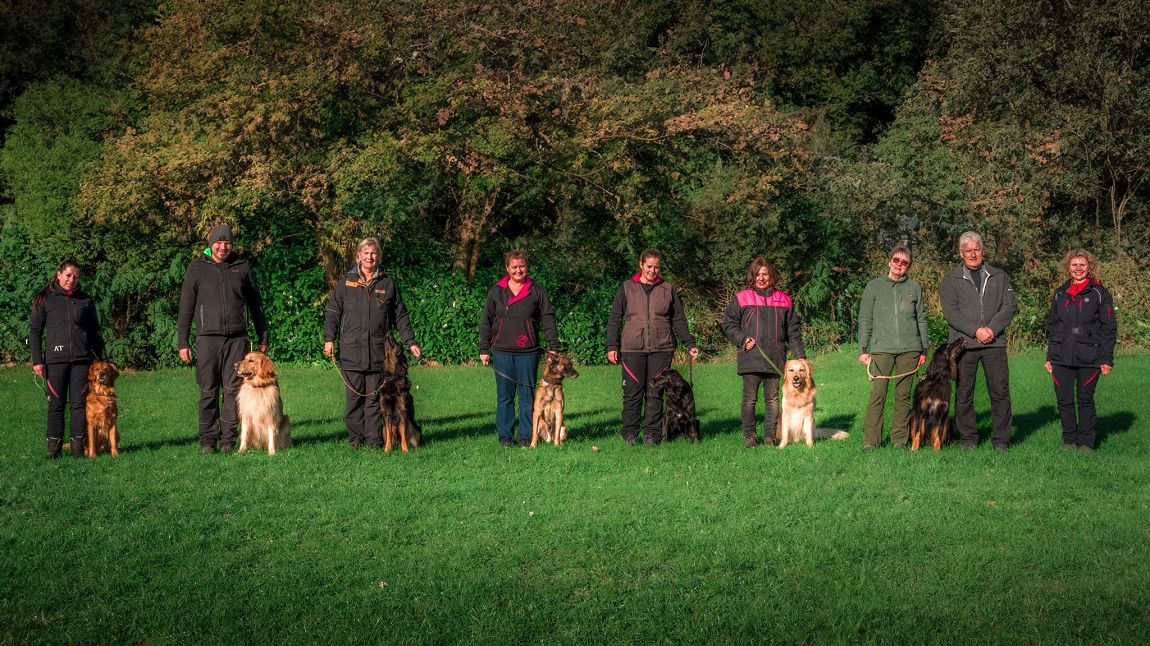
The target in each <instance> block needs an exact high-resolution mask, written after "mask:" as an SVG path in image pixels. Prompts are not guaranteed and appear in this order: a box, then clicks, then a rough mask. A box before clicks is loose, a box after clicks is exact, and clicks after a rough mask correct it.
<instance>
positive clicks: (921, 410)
mask: <svg viewBox="0 0 1150 646" xmlns="http://www.w3.org/2000/svg"><path fill="white" fill-rule="evenodd" d="M965 349H966V340H965V339H962V338H958V339H955V340H954V341H951V342H950V343H948V344H944V345H940V346H938V348H936V349H935V351H934V356H933V357H932V358H931V360H930V365H929V367H927V369H926V375H924V376H923V378H922V381H920V382H918V386H916V387H915V389H914V401H913V403H912V405H911V409H910V450H911V451H917V450H918V447H920V446H922V441H923V438H924V437H926V436H928V435H929V436H930V444H931V446H933V447H934V450H935V451H938V450H939V449H941V448H942V445H943V444H946V443H947V441H948V440H949V439H950V393H951V388H950V382H951V381H953V380H954V379H955V377H957V376H958V365H957V362H958V356H959V355H960V354H962V351H963V350H965Z"/></svg>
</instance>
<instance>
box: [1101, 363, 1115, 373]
mask: <svg viewBox="0 0 1150 646" xmlns="http://www.w3.org/2000/svg"><path fill="white" fill-rule="evenodd" d="M1113 369H1114V366H1112V365H1110V364H1108V363H1104V364H1102V374H1104V375H1108V374H1110V371H1111V370H1113Z"/></svg>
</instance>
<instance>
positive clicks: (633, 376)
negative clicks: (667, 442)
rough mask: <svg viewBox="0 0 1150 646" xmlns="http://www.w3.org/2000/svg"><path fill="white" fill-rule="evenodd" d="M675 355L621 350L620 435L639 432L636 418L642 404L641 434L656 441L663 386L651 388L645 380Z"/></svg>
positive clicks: (624, 435) (658, 433)
mask: <svg viewBox="0 0 1150 646" xmlns="http://www.w3.org/2000/svg"><path fill="white" fill-rule="evenodd" d="M674 356H675V353H674V352H623V353H620V362H621V363H622V369H623V437H628V436H630V437H635V436H637V435H638V434H639V419H640V415H641V414H642V413H643V405H644V403H646V415H645V418H644V422H643V429H644V434H645V435H646V437H648V438H653V439H654V440H656V441H658V439H659V437H660V436H661V435H662V430H661V428H660V426H661V425H662V423H663V389H662V388H653V387H652V386H651V385H650V383H648V382H650V381H651V379H654V378H655V377H656V376H657V375H659V374H661V373H663V372H664V371H666V370H668V369H669V368H670V367H671V359H673V358H674ZM644 400H645V402H644Z"/></svg>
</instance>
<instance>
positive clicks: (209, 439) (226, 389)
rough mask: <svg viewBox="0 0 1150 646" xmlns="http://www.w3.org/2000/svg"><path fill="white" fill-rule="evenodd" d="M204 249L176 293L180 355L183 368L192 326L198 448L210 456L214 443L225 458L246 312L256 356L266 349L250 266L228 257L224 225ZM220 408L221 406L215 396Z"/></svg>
mask: <svg viewBox="0 0 1150 646" xmlns="http://www.w3.org/2000/svg"><path fill="white" fill-rule="evenodd" d="M208 244H209V245H211V246H210V248H209V249H205V250H204V254H203V255H200V256H197V257H196V259H195V260H193V261H192V262H191V263H190V264H189V265H188V271H187V273H186V274H185V275H184V286H183V289H182V290H181V292H180V314H179V320H178V330H179V352H180V359H181V360H182V361H183V362H184V363H189V362H191V360H192V348H191V345H190V343H189V342H188V337H189V335H190V332H191V324H192V320H193V319H194V320H195V322H196V383H198V384H199V385H200V447H201V449H202V450H203V452H204V453H213V452H214V451H215V450H216V442H217V440H218V441H219V444H220V450H221V451H223V452H224V453H228V452H230V451H231V450H232V447H233V446H234V445H235V441H236V425H237V423H238V417H237V415H236V393H237V392H239V389H240V378H239V376H238V375H236V371H235V369H234V368H233V366H234V365H235V363H236V362H238V361H239V360H240V359H243V358H244V354H245V353H247V351H248V343H249V341H248V312H249V311H250V312H251V318H252V322H253V323H254V324H255V327H256V335H257V336H258V337H259V350H260V352H267V349H268V327H267V322H266V321H265V320H264V311H263V305H262V303H261V301H260V292H259V288H258V287H257V286H256V279H255V276H254V275H253V274H252V271H251V269H252V268H251V263H249V262H248V261H247V259H245V258H241V257H239V256H237V255H236V254H234V253H232V230H231V227H229V226H228V225H226V224H219V225H216V226H214V227H212V230H211V233H210V234H209V235H208ZM221 389H222V390H223V395H224V400H223V406H222V407H221V406H220V401H219V397H220V390H221Z"/></svg>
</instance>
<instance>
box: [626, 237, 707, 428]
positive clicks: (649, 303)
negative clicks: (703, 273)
mask: <svg viewBox="0 0 1150 646" xmlns="http://www.w3.org/2000/svg"><path fill="white" fill-rule="evenodd" d="M662 260H663V256H662V255H661V254H660V253H659V252H658V251H655V250H654V249H647V250H645V251H644V252H643V253H642V254H640V255H639V272H638V273H636V274H635V275H634V276H632V277H631V279H630V280H627V281H625V282H624V283H623V284H622V285H620V286H619V290H618V291H617V292H615V302H614V303H612V304H611V317H610V318H609V319H608V320H607V360H608V361H610V362H611V363H613V364H622V367H623V440H624V441H625V442H627V444H634V443H635V439H636V438H637V437H638V435H639V419H640V415H641V414H642V413H643V407H644V401H645V402H646V415H645V419H644V422H643V442H644V443H645V444H658V443H659V437H660V432H659V426H660V423H661V422H662V420H663V401H662V398H663V392H662V388H656V387H652V386H651V384H650V382H651V380H652V379H654V378H655V377H657V376H659V375H660V374H662V373H663V372H665V371H667V370H669V369H670V368H671V359H672V358H673V357H674V355H675V347H676V343H677V341H681V342H682V343H683V344H684V345H686V346H688V347H690V348H691V357H692V358H695V357H698V356H699V348H698V347H696V346H695V337H694V336H693V335H692V334H691V331H690V329H688V328H687V316H686V314H685V313H684V312H683V302H682V301H681V300H680V299H679V295H678V294H676V293H675V290H674V288H673V287H672V285H671V284H670V283H667V282H666V281H664V280H663V279H662V278H660V277H659V271H660V264H661V263H662Z"/></svg>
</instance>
